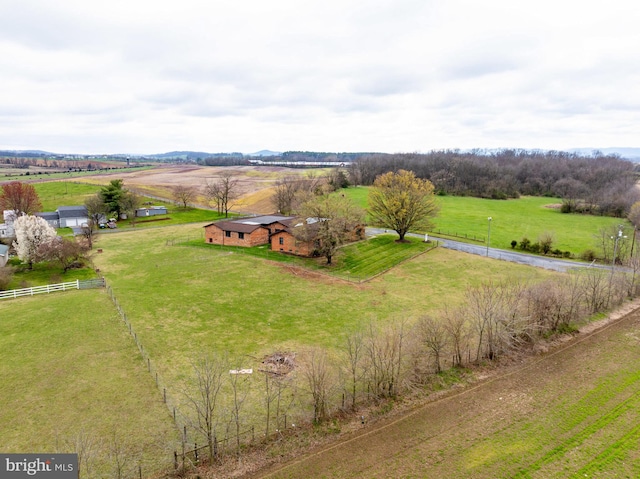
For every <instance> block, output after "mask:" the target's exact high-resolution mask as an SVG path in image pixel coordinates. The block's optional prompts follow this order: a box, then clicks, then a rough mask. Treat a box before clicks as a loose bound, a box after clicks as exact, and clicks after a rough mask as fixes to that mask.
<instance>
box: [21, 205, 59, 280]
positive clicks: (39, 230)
mask: <svg viewBox="0 0 640 479" xmlns="http://www.w3.org/2000/svg"><path fill="white" fill-rule="evenodd" d="M13 227H14V229H15V234H16V240H15V241H14V242H13V247H14V248H15V249H16V253H18V258H20V260H21V261H23V262H25V263H28V264H29V268H32V267H33V263H34V262H35V261H38V249H39V248H40V246H41V245H43V244H45V243H47V242H49V241H51V240H53V239H54V238H55V237H56V230H55V228H54V227H53V226H51V225H49V223H47V221H46V220H45V219H44V218H40V217H39V216H31V215H28V216H20V217H18V218H17V219H16V221H15V223H14V224H13Z"/></svg>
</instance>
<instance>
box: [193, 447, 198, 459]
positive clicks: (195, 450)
mask: <svg viewBox="0 0 640 479" xmlns="http://www.w3.org/2000/svg"><path fill="white" fill-rule="evenodd" d="M193 445H194V449H193V455H194V457H195V461H196V464H198V443H197V442H194V443H193Z"/></svg>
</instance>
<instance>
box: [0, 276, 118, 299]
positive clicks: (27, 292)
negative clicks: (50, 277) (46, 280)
mask: <svg viewBox="0 0 640 479" xmlns="http://www.w3.org/2000/svg"><path fill="white" fill-rule="evenodd" d="M104 286H105V283H104V278H99V279H88V280H84V281H80V280H79V279H77V280H75V281H69V282H68V283H58V284H47V285H46V286H35V287H33V288H22V289H11V290H9V291H0V299H9V298H19V297H21V296H33V295H36V294H43V293H54V292H56V291H69V290H71V289H89V288H104Z"/></svg>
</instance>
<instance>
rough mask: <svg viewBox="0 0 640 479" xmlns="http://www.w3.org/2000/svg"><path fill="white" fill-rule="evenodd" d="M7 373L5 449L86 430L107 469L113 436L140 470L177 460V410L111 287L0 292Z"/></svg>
mask: <svg viewBox="0 0 640 479" xmlns="http://www.w3.org/2000/svg"><path fill="white" fill-rule="evenodd" d="M0 383H1V384H2V387H0V405H1V407H0V450H2V451H3V452H7V453H26V452H60V451H64V452H66V451H71V450H73V446H72V445H71V443H72V441H73V439H74V437H75V436H76V435H77V434H79V433H80V432H81V431H84V432H85V433H87V434H90V435H91V436H92V437H93V438H94V439H95V440H96V441H97V443H98V444H97V446H96V459H95V461H96V463H95V464H94V467H96V468H97V469H102V470H103V472H110V470H109V467H110V466H108V465H107V461H108V452H109V448H110V444H109V442H110V441H113V438H114V437H116V438H118V441H120V442H121V445H123V446H126V450H127V451H128V454H129V461H130V463H131V465H135V467H136V471H137V464H138V463H140V464H141V466H142V469H143V471H146V472H147V474H149V473H151V472H152V471H157V470H158V469H159V468H162V467H164V466H167V465H169V464H170V459H171V457H170V454H169V452H168V451H166V450H164V449H163V446H164V445H167V444H169V445H170V444H174V443H175V442H174V441H175V440H176V439H177V438H176V431H175V428H174V426H173V422H172V418H171V416H170V414H169V411H168V410H167V408H166V406H165V405H164V404H163V402H162V395H161V393H160V392H159V391H158V389H157V388H156V387H155V383H154V380H153V378H152V377H151V376H150V375H149V373H148V372H147V370H146V368H145V365H144V363H143V361H142V359H141V357H140V355H139V353H138V350H137V348H136V346H135V344H134V343H133V341H132V340H131V338H130V337H129V335H128V332H127V331H126V328H125V327H124V325H123V323H122V322H121V321H120V320H119V318H118V316H117V313H116V311H115V308H114V307H113V305H112V303H111V302H110V300H109V298H108V296H107V294H106V292H105V291H104V290H85V291H72V292H65V293H54V294H50V295H42V296H34V297H31V298H22V299H18V300H3V301H2V302H0ZM99 464H102V466H100V467H98V465H99Z"/></svg>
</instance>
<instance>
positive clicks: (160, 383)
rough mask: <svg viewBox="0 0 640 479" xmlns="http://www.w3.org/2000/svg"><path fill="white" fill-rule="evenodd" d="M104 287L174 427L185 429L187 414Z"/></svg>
mask: <svg viewBox="0 0 640 479" xmlns="http://www.w3.org/2000/svg"><path fill="white" fill-rule="evenodd" d="M106 288H107V293H109V297H110V298H111V301H112V302H113V304H114V305H115V307H116V310H117V311H118V314H119V315H120V318H121V319H122V321H123V322H124V324H125V326H126V327H127V329H128V330H129V335H130V336H131V338H132V339H133V341H134V342H135V343H136V346H137V347H138V351H140V355H141V356H142V360H143V361H144V363H145V366H146V367H147V370H148V372H149V374H151V376H152V377H153V379H154V380H155V383H156V387H157V388H158V390H159V391H160V392H161V393H162V401H163V402H164V404H165V405H166V406H167V409H169V413H170V414H171V416H172V417H173V421H174V423H175V426H176V428H177V429H178V431H186V427H187V424H188V423H189V421H188V418H187V416H186V415H185V414H183V413H182V412H181V411H180V408H179V407H178V401H177V400H176V399H175V398H174V397H173V395H172V394H171V392H170V390H169V387H168V383H167V381H165V380H164V379H163V377H162V375H161V374H160V372H159V369H158V367H157V366H156V364H155V362H154V361H152V360H151V356H150V355H149V352H148V351H147V350H146V349H145V348H144V346H143V345H142V342H141V341H140V339H139V338H138V334H137V333H136V331H135V330H134V329H133V326H132V325H131V321H129V318H128V317H127V314H126V313H125V312H124V310H123V309H122V306H121V305H120V303H119V301H118V299H117V298H116V296H115V294H114V292H113V289H112V288H111V286H109V285H107V286H106Z"/></svg>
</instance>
